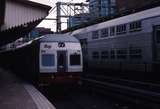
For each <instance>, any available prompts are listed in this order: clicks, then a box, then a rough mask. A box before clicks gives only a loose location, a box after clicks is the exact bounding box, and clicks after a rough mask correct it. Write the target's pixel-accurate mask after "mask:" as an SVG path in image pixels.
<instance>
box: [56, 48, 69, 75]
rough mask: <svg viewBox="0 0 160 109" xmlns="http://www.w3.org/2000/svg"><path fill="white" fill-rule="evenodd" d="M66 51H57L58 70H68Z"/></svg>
mask: <svg viewBox="0 0 160 109" xmlns="http://www.w3.org/2000/svg"><path fill="white" fill-rule="evenodd" d="M66 59H67V58H66V51H57V71H58V72H66V70H67V65H66V63H67V62H66Z"/></svg>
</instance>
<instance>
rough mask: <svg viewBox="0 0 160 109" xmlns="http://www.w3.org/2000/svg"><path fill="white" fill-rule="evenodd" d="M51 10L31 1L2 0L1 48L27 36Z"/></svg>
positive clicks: (0, 2) (0, 3)
mask: <svg viewBox="0 0 160 109" xmlns="http://www.w3.org/2000/svg"><path fill="white" fill-rule="evenodd" d="M50 9H51V7H50V6H47V5H44V4H40V3H36V2H32V1H29V0H0V46H1V45H4V44H7V43H9V42H12V41H14V40H16V39H18V38H20V37H24V36H25V35H27V34H28V33H29V32H30V31H31V30H32V29H33V28H35V27H36V26H37V25H38V24H39V23H40V22H41V21H42V20H43V19H44V18H45V17H46V16H47V15H48V12H49V10H50Z"/></svg>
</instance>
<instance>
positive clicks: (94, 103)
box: [42, 87, 133, 109]
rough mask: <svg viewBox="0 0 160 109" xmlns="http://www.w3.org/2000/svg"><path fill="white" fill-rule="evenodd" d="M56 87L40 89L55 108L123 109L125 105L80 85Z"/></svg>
mask: <svg viewBox="0 0 160 109" xmlns="http://www.w3.org/2000/svg"><path fill="white" fill-rule="evenodd" d="M57 89H58V88H54V89H52V88H45V89H44V90H43V91H42V93H43V94H44V95H45V96H46V97H47V98H48V99H49V101H51V103H53V105H54V106H55V107H56V109H123V107H125V106H124V105H122V104H119V103H117V102H115V101H112V100H109V99H108V98H106V97H104V96H100V95H96V94H91V93H88V92H87V91H85V90H84V89H82V88H81V87H77V88H76V89H75V88H74V89H73V90H68V89H65V90H64V89H60V90H59V89H58V90H57ZM129 109H133V108H129Z"/></svg>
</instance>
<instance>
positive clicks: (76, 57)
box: [70, 54, 81, 66]
mask: <svg viewBox="0 0 160 109" xmlns="http://www.w3.org/2000/svg"><path fill="white" fill-rule="evenodd" d="M80 64H81V56H80V54H71V55H70V65H71V66H73V65H80Z"/></svg>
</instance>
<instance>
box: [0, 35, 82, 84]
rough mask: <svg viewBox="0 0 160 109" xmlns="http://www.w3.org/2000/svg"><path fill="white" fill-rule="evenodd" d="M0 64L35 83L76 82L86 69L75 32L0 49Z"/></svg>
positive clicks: (45, 36) (43, 37)
mask: <svg viewBox="0 0 160 109" xmlns="http://www.w3.org/2000/svg"><path fill="white" fill-rule="evenodd" d="M0 59H1V62H0V63H1V65H2V66H4V65H5V67H7V69H12V70H13V71H15V72H16V73H18V75H22V76H23V77H27V79H30V80H32V81H33V82H34V83H36V84H38V85H40V86H44V85H50V84H54V85H67V84H68V85H70V84H76V83H77V82H78V81H79V79H80V74H81V72H82V71H83V70H82V69H83V61H82V51H81V46H80V43H79V41H78V40H77V39H76V38H75V37H72V36H69V35H62V34H48V35H44V36H42V37H40V38H37V39H35V40H32V41H29V42H27V43H24V44H20V45H17V46H14V48H13V47H11V48H10V49H9V48H7V49H6V50H2V51H1V52H0Z"/></svg>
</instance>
